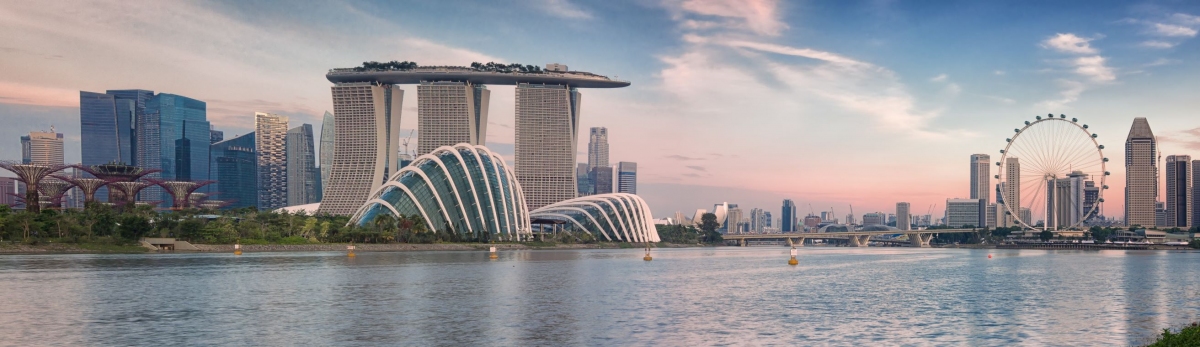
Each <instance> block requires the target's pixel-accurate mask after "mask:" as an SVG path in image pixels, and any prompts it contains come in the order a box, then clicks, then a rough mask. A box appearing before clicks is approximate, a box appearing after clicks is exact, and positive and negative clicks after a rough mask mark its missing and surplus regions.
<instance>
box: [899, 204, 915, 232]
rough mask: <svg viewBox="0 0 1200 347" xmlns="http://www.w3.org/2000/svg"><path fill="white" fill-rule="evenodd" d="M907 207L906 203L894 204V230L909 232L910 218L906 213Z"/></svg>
mask: <svg viewBox="0 0 1200 347" xmlns="http://www.w3.org/2000/svg"><path fill="white" fill-rule="evenodd" d="M908 209H909V205H908V203H907V202H897V203H896V229H900V230H910V229H911V228H910V225H911V223H912V216H910V215H909V213H908Z"/></svg>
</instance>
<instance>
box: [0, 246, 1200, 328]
mask: <svg viewBox="0 0 1200 347" xmlns="http://www.w3.org/2000/svg"><path fill="white" fill-rule="evenodd" d="M787 252H788V251H787V249H786V248H775V247H748V248H734V247H724V248H704V249H699V248H692V249H667V250H655V252H654V256H655V258H654V261H652V262H644V261H642V260H641V257H642V254H641V252H640V250H570V251H566V250H564V251H513V252H502V253H501V255H500V259H499V260H494V261H492V260H488V258H487V254H486V253H483V252H397V253H360V254H359V255H358V257H356V258H347V257H346V256H345V254H343V253H248V254H245V255H242V256H234V255H232V254H147V255H7V256H0V345H13V346H35V345H71V346H75V345H120V346H125V345H164V344H165V345H276V346H287V345H364V346H371V345H383V344H388V345H397V344H401V345H424V346H429V345H519V346H532V345H726V344H728V345H745V344H750V345H872V346H873V345H918V346H919V345H939V346H940V345H995V346H1002V345H1136V344H1141V343H1144V342H1146V341H1147V340H1149V339H1152V338H1153V336H1154V335H1156V334H1157V333H1158V331H1159V330H1161V329H1162V328H1164V327H1168V326H1175V327H1177V326H1180V325H1183V324H1185V323H1188V322H1192V321H1195V320H1197V319H1198V318H1200V253H1195V252H1156V251H1128V252H1123V251H1104V252H1094V251H1088V252H1084V251H1041V250H960V249H907V248H865V249H864V248H816V247H813V248H803V249H801V250H800V256H799V257H798V258H799V259H800V266H794V267H792V266H788V265H786V261H787ZM988 254H992V255H993V257H992V258H991V259H988V257H987V255H988Z"/></svg>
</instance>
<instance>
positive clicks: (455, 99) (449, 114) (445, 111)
mask: <svg viewBox="0 0 1200 347" xmlns="http://www.w3.org/2000/svg"><path fill="white" fill-rule="evenodd" d="M490 99H491V91H489V90H488V89H487V87H486V86H484V85H482V84H472V83H471V82H469V81H467V82H464V81H422V82H421V84H419V85H417V141H418V146H417V151H418V152H419V154H426V153H432V152H433V151H434V150H435V149H438V147H442V146H453V145H456V144H459V143H469V144H472V145H483V144H484V141H486V140H487V122H488V101H489V100H490Z"/></svg>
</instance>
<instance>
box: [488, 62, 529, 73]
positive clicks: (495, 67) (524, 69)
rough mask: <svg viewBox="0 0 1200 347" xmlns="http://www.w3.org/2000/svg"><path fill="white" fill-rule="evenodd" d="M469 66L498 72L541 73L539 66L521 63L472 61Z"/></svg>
mask: <svg viewBox="0 0 1200 347" xmlns="http://www.w3.org/2000/svg"><path fill="white" fill-rule="evenodd" d="M471 68H472V69H474V70H475V71H487V72H499V73H514V72H519V73H542V72H544V71H542V68H541V67H538V66H536V65H521V64H504V63H495V62H490V61H489V62H487V63H480V62H472V63H471Z"/></svg>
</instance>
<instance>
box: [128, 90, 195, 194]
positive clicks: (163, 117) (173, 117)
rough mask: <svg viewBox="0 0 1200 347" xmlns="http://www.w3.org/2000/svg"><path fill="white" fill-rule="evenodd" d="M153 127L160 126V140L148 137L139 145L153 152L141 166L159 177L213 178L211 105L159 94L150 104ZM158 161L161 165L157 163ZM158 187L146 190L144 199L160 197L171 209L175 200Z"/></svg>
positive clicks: (147, 119)
mask: <svg viewBox="0 0 1200 347" xmlns="http://www.w3.org/2000/svg"><path fill="white" fill-rule="evenodd" d="M139 123H150V124H149V125H150V127H157V134H158V136H157V138H154V137H153V134H150V135H151V136H149V137H147V138H145V140H146V143H142V144H139V147H138V148H139V150H143V149H145V150H147V151H149V152H148V153H147V155H146V156H145V157H146V158H151V159H150V161H148V162H146V163H141V165H139V166H141V167H144V168H148V169H161V170H162V172H160V173H157V174H154V175H157V176H158V177H159V178H163V179H167V180H179V181H204V180H208V179H209V176H208V174H209V170H208V167H209V149H210V143H209V139H210V135H211V134H210V132H209V130H211V126H210V125H209V123H208V117H207V105H206V104H205V103H204V102H203V101H199V100H196V99H192V98H188V97H184V96H179V95H174V94H166V93H163V94H158V95H155V96H154V97H152V98H150V100H149V101H148V102H147V103H146V122H139ZM141 140H143V138H140V137H139V141H141ZM154 161H157V162H154ZM155 188H156V187H151V188H147V189H146V190H145V191H143V193H142V194H143V197H145V198H148V199H153V198H154V197H160V198H161V200H162V201H163V205H161V206H169V205H170V204H171V202H170V201H171V197H170V196H168V195H167V193H166V192H165V191H163V190H162V189H155ZM200 192H204V193H209V192H211V188H210V187H204V188H201V189H200Z"/></svg>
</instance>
